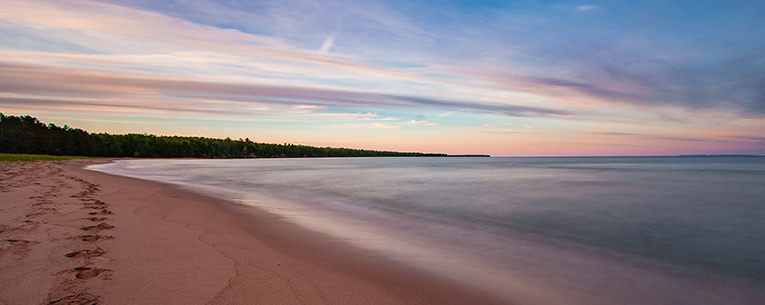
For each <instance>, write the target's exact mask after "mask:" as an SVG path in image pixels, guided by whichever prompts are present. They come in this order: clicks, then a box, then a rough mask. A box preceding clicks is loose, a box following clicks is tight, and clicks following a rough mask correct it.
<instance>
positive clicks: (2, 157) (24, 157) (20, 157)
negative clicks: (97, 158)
mask: <svg viewBox="0 0 765 305" xmlns="http://www.w3.org/2000/svg"><path fill="white" fill-rule="evenodd" d="M88 158H89V157H77V156H51V155H30V154H2V153H0V161H10V162H15V161H41V160H69V159H88Z"/></svg>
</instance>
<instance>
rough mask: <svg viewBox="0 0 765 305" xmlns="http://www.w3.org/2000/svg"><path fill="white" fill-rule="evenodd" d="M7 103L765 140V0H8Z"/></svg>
mask: <svg viewBox="0 0 765 305" xmlns="http://www.w3.org/2000/svg"><path fill="white" fill-rule="evenodd" d="M3 2H4V9H3V11H2V12H0V58H1V59H0V111H2V112H4V113H9V114H31V115H35V116H38V117H40V118H41V119H44V120H46V121H52V122H54V123H57V124H68V125H71V126H76V127H81V128H86V129H88V130H91V131H96V132H100V131H107V132H120V133H121V132H146V133H155V134H179V135H201V136H212V137H227V136H230V137H232V138H237V137H242V138H243V137H249V138H251V139H254V140H259V141H265V142H279V143H283V142H292V143H301V144H309V145H321V146H326V145H332V146H344V147H360V148H372V149H390V150H415V151H433V152H447V153H490V154H493V155H655V154H660V155H661V154H685V153H689V154H693V153H756V154H763V153H765V124H763V123H765V120H764V117H765V55H763V54H765V30H763V29H765V21H763V18H761V16H763V15H765V2H762V1H685V2H673V1H641V2H635V1H623V2H612V1H608V2H592V1H590V2H581V1H576V2H573V1H383V2H375V1H199V0H198V1H190V0H175V1H142V0H138V1H87V0H72V1H37V0H30V1H8V0H6V1H3Z"/></svg>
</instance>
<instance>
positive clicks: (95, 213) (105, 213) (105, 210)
mask: <svg viewBox="0 0 765 305" xmlns="http://www.w3.org/2000/svg"><path fill="white" fill-rule="evenodd" d="M94 209H99V208H98V207H94ZM99 214H101V215H109V214H114V213H113V212H112V211H109V210H108V209H101V210H100V211H98V212H89V213H88V215H99Z"/></svg>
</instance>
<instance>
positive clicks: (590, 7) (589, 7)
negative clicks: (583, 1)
mask: <svg viewBox="0 0 765 305" xmlns="http://www.w3.org/2000/svg"><path fill="white" fill-rule="evenodd" d="M597 9H599V7H598V6H597V5H579V6H577V7H576V10H577V11H580V12H585V11H594V10H597Z"/></svg>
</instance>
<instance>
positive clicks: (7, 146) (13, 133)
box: [0, 113, 446, 158]
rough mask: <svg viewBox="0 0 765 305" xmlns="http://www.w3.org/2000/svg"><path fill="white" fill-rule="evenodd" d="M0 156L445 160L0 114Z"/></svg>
mask: <svg viewBox="0 0 765 305" xmlns="http://www.w3.org/2000/svg"><path fill="white" fill-rule="evenodd" d="M0 153H17V154H46V155H56V156H61V155H69V156H88V157H139V158H140V157H150V158H184V157H191V158H296V157H408V156H412V157H414V156H446V155H445V154H423V153H414V152H392V151H376V150H366V149H349V148H332V147H314V146H305V145H294V144H268V143H256V142H253V141H250V139H249V138H248V139H239V140H232V139H230V138H226V139H215V138H205V137H179V136H156V135H151V134H135V133H131V134H115V135H113V134H108V133H89V132H87V131H85V130H82V129H78V128H72V127H69V126H67V125H64V126H63V127H59V126H56V125H54V124H45V123H42V122H40V121H39V120H38V119H37V118H35V117H32V116H28V115H26V116H11V115H8V116H6V115H3V114H2V113H0Z"/></svg>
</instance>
